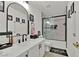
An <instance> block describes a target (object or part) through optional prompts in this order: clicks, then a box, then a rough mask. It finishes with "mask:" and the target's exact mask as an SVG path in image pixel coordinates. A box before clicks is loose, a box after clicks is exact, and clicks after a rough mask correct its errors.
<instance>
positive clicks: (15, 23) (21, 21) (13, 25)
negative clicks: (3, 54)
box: [0, 2, 28, 49]
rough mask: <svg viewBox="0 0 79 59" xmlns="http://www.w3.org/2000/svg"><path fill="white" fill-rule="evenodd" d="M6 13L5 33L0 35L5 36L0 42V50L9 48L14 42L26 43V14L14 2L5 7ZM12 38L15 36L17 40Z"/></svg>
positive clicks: (21, 7)
mask: <svg viewBox="0 0 79 59" xmlns="http://www.w3.org/2000/svg"><path fill="white" fill-rule="evenodd" d="M6 3H7V2H6ZM6 13H7V15H6V32H1V33H0V36H1V37H2V36H5V39H2V41H0V49H4V48H7V47H10V46H12V45H13V44H14V43H16V42H20V41H21V42H24V41H26V37H25V36H27V33H28V31H27V29H28V28H27V25H28V18H27V16H28V12H27V10H26V9H25V8H24V7H23V6H22V5H20V4H18V3H15V2H13V3H10V4H9V5H8V6H7V9H6ZM6 35H7V36H6ZM14 36H17V38H16V39H14ZM18 36H19V37H18ZM18 39H19V40H18Z"/></svg>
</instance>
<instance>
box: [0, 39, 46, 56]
mask: <svg viewBox="0 0 79 59" xmlns="http://www.w3.org/2000/svg"><path fill="white" fill-rule="evenodd" d="M44 41H45V39H44V38H37V39H29V40H27V41H26V42H23V43H20V44H14V45H13V46H12V47H9V48H6V49H3V50H0V57H42V56H44V53H45V49H44V48H45V47H44V44H43V42H44Z"/></svg>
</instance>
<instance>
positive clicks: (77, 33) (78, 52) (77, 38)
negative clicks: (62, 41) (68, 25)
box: [74, 1, 79, 57]
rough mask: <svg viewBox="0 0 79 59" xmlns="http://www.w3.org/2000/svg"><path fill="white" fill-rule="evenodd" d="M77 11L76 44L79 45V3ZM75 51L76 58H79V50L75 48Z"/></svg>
mask: <svg viewBox="0 0 79 59" xmlns="http://www.w3.org/2000/svg"><path fill="white" fill-rule="evenodd" d="M75 10H76V13H75V15H76V18H75V19H76V23H75V24H76V38H75V40H74V43H76V42H78V43H79V1H76V2H75ZM74 50H75V56H77V57H79V49H78V48H76V47H75V46H74Z"/></svg>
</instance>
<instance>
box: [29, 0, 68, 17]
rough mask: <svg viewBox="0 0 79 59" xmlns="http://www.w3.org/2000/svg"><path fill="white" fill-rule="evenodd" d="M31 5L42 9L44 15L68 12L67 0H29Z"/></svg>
mask: <svg viewBox="0 0 79 59" xmlns="http://www.w3.org/2000/svg"><path fill="white" fill-rule="evenodd" d="M29 5H31V6H33V7H35V8H37V9H39V10H41V12H42V14H43V16H46V17H49V16H56V15H62V14H65V13H66V5H67V1H29Z"/></svg>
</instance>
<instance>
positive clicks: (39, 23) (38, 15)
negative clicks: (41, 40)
mask: <svg viewBox="0 0 79 59" xmlns="http://www.w3.org/2000/svg"><path fill="white" fill-rule="evenodd" d="M29 14H32V15H34V23H35V27H36V31H40V32H41V34H42V17H41V11H40V10H38V9H36V8H35V7H32V6H30V5H29ZM30 25H31V24H30ZM30 34H31V26H30Z"/></svg>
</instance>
